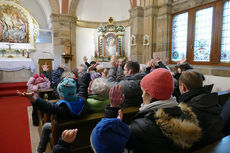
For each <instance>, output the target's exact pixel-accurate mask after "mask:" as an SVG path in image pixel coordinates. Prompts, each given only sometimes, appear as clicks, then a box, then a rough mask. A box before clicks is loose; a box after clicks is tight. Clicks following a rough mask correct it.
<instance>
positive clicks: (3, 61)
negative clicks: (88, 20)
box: [0, 58, 35, 72]
mask: <svg viewBox="0 0 230 153" xmlns="http://www.w3.org/2000/svg"><path fill="white" fill-rule="evenodd" d="M34 68H35V66H34V62H33V61H32V60H31V59H27V58H0V70H2V71H18V70H21V69H30V70H31V72H33V71H34Z"/></svg>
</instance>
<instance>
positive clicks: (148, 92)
mask: <svg viewBox="0 0 230 153" xmlns="http://www.w3.org/2000/svg"><path fill="white" fill-rule="evenodd" d="M141 89H142V92H143V93H142V98H143V104H142V105H141V107H140V109H139V112H138V113H137V114H136V115H135V117H134V120H133V122H132V123H131V124H130V125H129V131H130V138H129V141H128V143H127V145H126V147H127V148H128V149H130V150H133V151H134V152H135V153H154V152H156V153H182V152H187V151H189V149H190V148H191V147H192V145H193V144H194V142H197V141H198V140H199V138H200V137H201V128H200V127H199V125H198V124H199V121H198V119H197V117H196V115H195V113H194V112H192V110H191V108H189V107H188V106H187V105H186V104H180V105H178V103H177V102H176V100H175V98H172V97H171V95H172V92H173V78H172V75H171V73H170V72H169V71H168V70H166V69H164V68H158V69H156V70H154V71H153V72H151V73H149V74H148V75H146V76H145V77H144V78H143V79H142V80H141ZM121 91H122V89H121V87H114V88H112V90H111V92H110V106H107V107H106V109H105V117H107V118H114V117H117V115H118V110H119V109H120V107H119V106H120V104H121V103H122V102H123V96H122V92H121Z"/></svg>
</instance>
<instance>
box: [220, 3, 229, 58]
mask: <svg viewBox="0 0 230 153" xmlns="http://www.w3.org/2000/svg"><path fill="white" fill-rule="evenodd" d="M220 61H221V62H230V1H227V2H225V3H224V10H223V24H222V41H221V57H220Z"/></svg>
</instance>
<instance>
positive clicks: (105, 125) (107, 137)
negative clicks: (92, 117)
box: [90, 110, 129, 153]
mask: <svg viewBox="0 0 230 153" xmlns="http://www.w3.org/2000/svg"><path fill="white" fill-rule="evenodd" d="M121 114H122V113H121V110H119V115H118V118H102V119H101V121H100V122H98V123H97V125H96V127H95V128H94V129H93V131H92V133H91V137H90V143H91V147H92V149H93V151H94V152H95V153H123V152H124V149H125V145H126V143H127V141H128V139H129V127H128V125H127V124H125V123H123V122H122V121H121V120H122V115H121Z"/></svg>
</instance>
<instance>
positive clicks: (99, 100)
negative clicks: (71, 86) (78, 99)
mask: <svg viewBox="0 0 230 153" xmlns="http://www.w3.org/2000/svg"><path fill="white" fill-rule="evenodd" d="M87 102H88V113H97V112H103V111H104V109H105V106H106V105H108V104H109V96H105V95H89V96H88V98H87Z"/></svg>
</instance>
